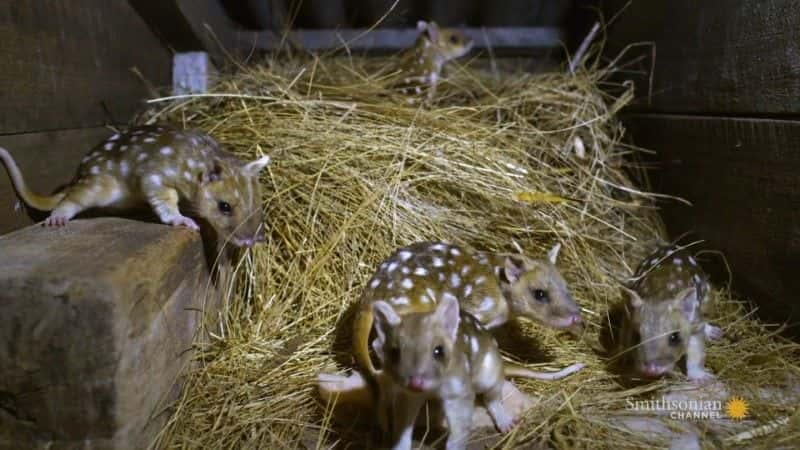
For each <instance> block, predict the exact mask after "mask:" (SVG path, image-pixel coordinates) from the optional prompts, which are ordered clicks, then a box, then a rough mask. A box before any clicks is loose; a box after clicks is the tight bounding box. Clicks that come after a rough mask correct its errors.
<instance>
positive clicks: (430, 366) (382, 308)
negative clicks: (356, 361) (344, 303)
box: [373, 298, 459, 392]
mask: <svg viewBox="0 0 800 450" xmlns="http://www.w3.org/2000/svg"><path fill="white" fill-rule="evenodd" d="M373 308H374V315H375V329H376V332H377V337H376V338H375V341H374V342H373V349H374V350H375V352H376V354H377V355H378V358H379V359H380V360H381V362H382V364H383V366H384V369H385V370H386V372H387V373H388V374H389V376H390V377H391V378H392V379H393V380H394V382H395V383H397V385H399V386H403V387H404V388H406V389H408V390H409V391H412V392H431V391H434V390H436V389H438V388H439V387H440V385H441V384H442V380H443V378H444V377H445V375H446V374H447V372H448V368H449V367H450V365H451V362H452V360H453V352H454V349H455V344H456V336H457V331H458V326H459V308H458V301H457V300H456V299H455V298H450V299H448V301H443V302H440V304H439V306H438V307H437V308H436V309H435V310H434V311H432V312H426V313H422V312H416V313H410V314H405V315H403V317H402V319H401V318H400V315H398V314H397V312H396V311H395V310H394V309H393V308H392V306H391V305H389V304H388V303H386V302H383V301H378V302H376V303H375V304H374V305H373Z"/></svg>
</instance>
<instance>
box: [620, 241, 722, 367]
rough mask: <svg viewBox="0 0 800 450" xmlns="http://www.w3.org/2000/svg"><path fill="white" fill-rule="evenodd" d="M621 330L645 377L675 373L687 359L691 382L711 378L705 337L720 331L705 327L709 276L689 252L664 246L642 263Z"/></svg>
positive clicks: (629, 291) (629, 288)
mask: <svg viewBox="0 0 800 450" xmlns="http://www.w3.org/2000/svg"><path fill="white" fill-rule="evenodd" d="M625 290H626V292H627V294H628V300H629V302H628V308H627V312H628V314H627V318H626V319H627V320H626V321H625V328H624V330H623V332H624V336H625V339H626V340H625V342H626V343H627V345H629V346H630V347H632V348H631V351H632V353H633V354H632V357H633V360H634V365H635V368H636V369H637V370H638V371H639V372H640V373H641V374H643V375H645V376H647V377H658V376H661V375H664V374H666V373H669V372H671V371H672V370H673V369H674V367H675V365H676V363H677V362H678V361H679V360H680V359H681V358H682V357H683V356H686V374H687V376H688V378H689V379H690V380H697V381H704V380H708V379H711V378H713V375H712V374H711V373H709V372H708V371H706V369H705V339H706V338H709V339H718V338H720V337H721V336H722V330H721V329H720V328H718V327H715V326H713V325H711V324H708V323H706V321H705V320H704V319H703V314H704V313H707V311H708V308H709V304H710V303H711V302H710V301H709V300H710V298H709V297H710V296H709V290H710V289H709V283H708V277H707V275H706V274H705V273H704V272H703V270H702V269H701V268H700V266H699V265H698V264H697V261H696V260H695V258H694V256H692V255H691V254H690V253H689V251H688V250H686V249H684V248H681V247H677V246H663V247H660V248H658V249H657V250H656V251H654V252H653V253H652V254H651V255H649V256H648V257H647V258H645V259H644V261H642V263H641V264H640V265H639V267H638V269H637V270H636V273H635V274H634V276H633V278H632V281H631V282H630V283H629V286H627V287H625Z"/></svg>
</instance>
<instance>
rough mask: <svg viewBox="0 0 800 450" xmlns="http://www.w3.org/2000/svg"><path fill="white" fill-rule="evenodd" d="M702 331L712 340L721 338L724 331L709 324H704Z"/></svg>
mask: <svg viewBox="0 0 800 450" xmlns="http://www.w3.org/2000/svg"><path fill="white" fill-rule="evenodd" d="M703 332H704V334H705V335H706V337H707V338H708V339H711V340H712V341H716V340H717V339H721V338H722V336H723V335H724V334H725V332H724V331H722V328H720V327H717V326H714V325H711V324H706V326H705V327H704V328H703Z"/></svg>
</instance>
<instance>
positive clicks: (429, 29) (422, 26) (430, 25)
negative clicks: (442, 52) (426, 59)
mask: <svg viewBox="0 0 800 450" xmlns="http://www.w3.org/2000/svg"><path fill="white" fill-rule="evenodd" d="M417 29H418V30H420V31H423V32H424V33H426V34H427V35H428V38H429V39H430V40H431V41H433V42H438V41H439V25H436V22H425V21H424V20H420V21H419V22H417Z"/></svg>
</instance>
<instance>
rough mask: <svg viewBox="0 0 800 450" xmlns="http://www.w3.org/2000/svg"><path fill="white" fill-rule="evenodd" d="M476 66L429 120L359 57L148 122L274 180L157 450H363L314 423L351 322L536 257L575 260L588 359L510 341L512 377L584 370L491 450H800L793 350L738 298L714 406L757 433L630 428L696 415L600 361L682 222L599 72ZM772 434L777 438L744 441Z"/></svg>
mask: <svg viewBox="0 0 800 450" xmlns="http://www.w3.org/2000/svg"><path fill="white" fill-rule="evenodd" d="M482 65H483V64H482V63H481V62H480V61H472V62H471V63H465V64H463V65H459V66H456V67H453V68H452V69H451V70H450V73H449V77H448V82H446V83H444V85H442V86H441V87H440V89H439V92H438V94H437V96H436V99H435V100H434V101H433V102H432V103H431V104H427V105H419V104H409V103H408V102H407V101H406V100H407V98H406V97H404V96H402V95H400V94H399V93H397V92H396V91H395V90H393V88H392V85H391V79H392V76H393V74H392V68H391V64H390V60H387V59H366V58H356V57H338V58H334V57H323V58H321V59H320V58H315V59H312V58H307V59H303V58H291V59H283V60H278V59H272V60H269V61H266V62H265V63H264V64H260V65H251V66H248V67H240V68H239V70H237V71H235V74H234V75H225V76H221V77H220V79H219V80H218V82H217V83H216V84H215V86H214V87H213V89H212V91H211V93H210V94H208V95H198V96H186V97H180V98H163V99H157V100H155V101H153V102H152V104H151V109H150V110H149V111H148V112H147V114H146V116H145V119H144V120H146V121H149V122H152V121H171V122H173V123H177V124H181V125H183V126H186V127H192V128H199V129H202V130H205V131H208V132H210V133H211V134H213V135H214V136H215V137H216V138H217V139H218V140H219V141H221V142H222V143H223V144H224V145H225V146H226V147H227V149H229V150H230V151H233V152H235V153H237V154H239V155H241V156H242V157H245V158H253V157H255V156H257V155H261V154H262V153H267V154H270V155H272V156H273V158H274V159H273V161H274V163H273V165H272V166H270V167H269V169H268V170H267V171H265V172H264V173H263V174H262V181H263V183H264V186H265V192H266V193H267V195H266V198H265V204H266V217H267V223H268V226H269V230H270V237H269V239H268V241H267V242H266V243H265V244H264V245H262V246H259V247H257V248H255V249H253V250H252V251H250V252H249V253H247V254H246V255H245V257H244V258H243V259H242V260H241V262H240V263H239V265H238V266H237V267H236V270H237V277H236V281H235V283H233V284H232V285H231V286H229V287H228V288H229V291H228V296H227V298H226V302H225V306H224V308H223V310H222V313H221V315H220V320H219V324H218V325H216V326H215V327H214V328H213V330H212V337H211V339H210V342H208V343H204V344H200V343H198V345H197V347H198V350H199V351H198V354H199V357H198V359H199V364H198V366H197V367H196V369H193V370H192V371H191V372H190V373H189V375H188V381H187V384H186V386H185V387H184V390H183V394H182V397H181V398H180V400H179V401H178V402H177V404H175V405H174V406H173V407H172V408H171V409H170V413H171V418H170V420H169V422H168V424H167V426H166V427H165V428H164V430H163V432H162V434H161V435H160V437H159V441H158V443H157V445H158V446H159V447H164V448H178V447H179V448H282V447H303V446H308V447H316V446H321V447H329V446H331V445H335V446H337V447H348V446H351V447H361V446H367V445H369V443H370V442H371V441H369V439H370V436H369V433H364V431H366V430H369V426H364V425H357V424H353V425H352V426H348V425H347V423H346V422H345V423H344V424H342V423H341V422H338V423H336V422H335V421H333V420H332V416H331V414H330V408H328V407H326V405H320V404H319V403H318V401H317V399H316V397H315V381H316V376H317V374H318V373H320V372H337V371H345V370H347V369H349V368H351V367H352V360H351V356H350V354H349V348H350V347H349V339H350V322H349V321H350V318H351V312H352V305H353V304H354V303H355V302H356V301H357V299H358V296H359V295H360V293H361V291H362V289H363V287H364V284H365V281H366V280H367V279H368V277H369V276H370V275H371V273H372V271H373V270H374V268H375V267H377V265H378V264H379V263H380V262H381V260H382V259H383V258H385V257H386V256H388V255H389V254H390V253H391V252H392V251H393V250H394V249H395V248H397V247H398V246H402V245H405V244H408V243H410V242H413V241H418V240H433V239H444V240H447V241H451V242H455V243H459V244H464V245H468V246H471V247H474V248H477V249H482V250H497V251H505V252H513V251H519V250H522V251H524V252H525V253H527V254H530V255H540V256H541V255H544V254H545V252H546V251H547V249H549V248H550V247H551V246H552V245H553V244H554V243H556V242H561V243H563V249H562V251H561V256H560V259H559V264H558V265H559V267H560V269H561V270H562V272H563V274H564V276H565V278H566V279H567V281H568V282H569V284H570V289H571V291H572V293H573V295H574V297H575V298H576V299H577V301H578V302H579V304H580V305H581V307H582V308H583V311H584V317H585V318H586V320H587V321H588V322H589V327H588V331H587V333H586V335H585V336H584V338H583V339H574V338H571V337H568V336H566V335H564V334H563V333H559V332H556V331H551V330H546V329H543V328H542V327H541V326H537V325H535V324H531V323H525V322H519V323H515V324H513V325H511V326H509V327H508V329H507V330H505V332H504V333H503V336H502V339H501V347H502V348H503V350H504V351H505V352H507V356H509V357H511V358H514V359H516V360H519V361H522V362H524V363H526V364H529V365H530V366H531V367H534V368H537V369H547V368H560V367H563V366H566V365H567V364H571V363H574V362H585V363H587V364H588V367H587V368H585V369H583V370H582V371H581V372H579V373H578V374H576V375H573V376H571V377H570V378H568V379H565V380H563V381H559V382H540V381H528V380H517V381H515V383H516V384H517V385H518V386H519V387H520V388H521V389H522V390H523V391H524V392H526V393H528V394H531V395H533V396H535V397H536V398H537V399H538V400H539V402H538V403H537V404H536V406H535V407H533V408H532V409H531V410H530V411H528V413H527V414H526V415H525V416H524V418H523V419H524V420H523V422H522V425H520V426H518V427H517V428H516V429H515V430H514V431H513V433H511V434H510V435H507V436H497V435H496V434H495V433H494V432H493V431H492V430H483V431H481V432H477V433H476V434H475V438H476V439H481V438H484V439H486V440H484V441H481V445H484V444H485V445H494V446H499V447H508V448H510V447H517V446H524V447H536V446H539V445H543V446H548V445H549V446H554V447H587V448H610V447H613V448H637V447H641V446H644V445H648V444H660V445H666V444H668V443H669V440H670V439H671V438H673V437H674V436H675V433H681V432H682V431H680V430H682V429H684V428H686V427H687V426H689V427H693V428H691V429H692V430H694V432H696V433H698V434H703V433H706V434H707V435H708V439H707V440H706V441H705V442H706V445H708V446H712V447H717V446H729V445H742V446H748V447H752V446H761V447H765V448H767V447H774V446H779V445H785V446H787V445H790V444H791V442H793V440H796V439H798V438H800V426H798V425H799V424H800V418H799V417H798V414H797V413H796V411H795V409H794V408H795V404H796V399H797V392H796V391H797V389H796V386H797V384H796V376H797V375H798V369H797V362H798V358H799V357H800V353H798V347H797V346H796V345H795V344H792V343H789V342H787V341H785V340H782V339H781V338H779V337H776V336H774V335H770V334H769V333H768V332H767V330H766V329H765V327H764V326H763V325H761V324H759V323H758V322H757V321H756V320H755V319H754V318H753V317H752V315H750V314H748V313H747V311H748V310H747V308H746V306H745V304H743V303H741V302H739V301H737V300H735V299H733V298H731V296H730V295H729V294H728V293H727V292H726V291H725V290H716V291H715V292H714V295H715V297H716V298H717V307H716V309H715V313H714V315H713V317H712V320H713V321H715V322H716V323H718V324H719V325H722V327H723V328H724V329H725V331H726V338H724V339H723V340H722V341H721V342H717V343H712V344H710V345H709V346H708V349H707V354H708V366H709V367H710V368H711V370H712V371H714V372H715V373H717V374H718V375H719V378H720V379H721V380H722V383H723V384H722V385H719V384H718V385H716V386H717V387H716V389H717V390H716V391H714V390H713V389H712V390H709V392H710V393H709V394H708V395H709V396H710V397H712V398H713V399H715V400H723V401H725V400H727V399H728V398H729V396H731V395H736V396H741V397H743V398H744V399H746V400H747V401H748V403H749V406H750V414H749V416H748V420H746V421H744V422H733V421H731V420H728V419H726V416H725V414H724V413H723V418H722V419H720V420H715V421H693V422H691V421H690V422H687V421H679V420H678V421H670V420H669V419H666V418H665V419H664V420H663V423H664V424H665V425H664V426H660V427H659V426H657V425H655V421H651V422H648V421H647V419H642V420H641V421H638V422H637V421H636V419H632V417H634V416H631V414H632V413H631V411H628V410H626V399H651V398H659V397H660V396H662V395H665V394H666V393H672V394H671V395H683V394H680V392H682V391H680V388H681V386H685V384H684V382H683V381H682V380H680V379H673V380H662V381H656V382H651V383H646V384H636V383H634V384H629V383H626V382H624V381H623V379H622V378H620V377H619V374H618V373H615V372H614V370H612V366H613V364H611V363H610V362H613V360H614V358H613V357H612V358H609V356H608V354H607V353H603V352H602V351H600V350H599V348H598V344H597V342H598V341H599V339H600V336H601V335H602V334H603V330H604V329H606V328H607V327H608V323H609V315H608V311H609V309H610V308H611V306H612V305H614V304H617V303H619V301H620V300H621V299H622V296H621V295H622V294H621V292H620V289H619V288H618V284H617V282H616V281H615V278H624V277H625V276H628V275H630V273H631V272H632V271H633V269H634V268H635V265H636V264H637V262H638V261H639V259H640V258H642V257H643V256H644V255H645V253H646V252H647V251H648V250H649V249H651V248H652V245H653V244H654V243H656V242H658V241H659V239H663V238H664V236H665V234H664V231H663V227H662V224H661V222H660V220H659V217H658V214H657V209H656V203H657V200H658V201H675V200H671V199H657V198H656V197H655V196H654V195H651V194H647V193H646V192H645V188H646V180H644V177H643V175H642V172H641V170H640V168H639V167H638V166H637V161H638V160H639V153H640V152H641V150H639V149H637V148H635V147H632V146H630V145H625V144H624V143H623V136H624V129H623V127H622V126H621V125H620V123H619V122H618V121H617V119H616V118H615V113H616V112H617V111H618V110H619V109H620V108H621V107H622V106H624V105H625V104H626V103H627V101H628V100H629V99H630V91H629V90H626V89H617V92H619V93H620V94H619V95H618V96H609V95H607V94H604V93H603V92H602V91H601V90H600V89H599V86H600V85H601V84H603V83H604V82H605V81H606V78H607V75H608V74H607V73H606V72H605V70H604V69H603V68H602V67H593V68H590V69H584V70H581V71H579V72H578V74H577V75H575V76H571V75H565V74H562V73H550V74H541V75H529V74H524V73H520V72H513V71H512V69H508V70H502V71H499V72H494V71H492V70H484V69H481V66H482ZM722 386H724V392H723V391H720V389H723V387H722ZM649 417H655V416H649ZM775 421H778V422H775ZM659 423H662V422H659ZM765 424H767V425H770V424H772V425H774V426H772V427H767V428H765V429H760V430H757V431H758V436H757V437H752V438H751V437H750V436H746V435H738V436H737V433H742V432H746V431H747V430H751V429H754V428H756V427H758V426H762V425H765ZM653 429H655V430H656V431H658V432H653V431H652V430H653ZM676 430H677V431H676ZM429 442H430V440H429Z"/></svg>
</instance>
